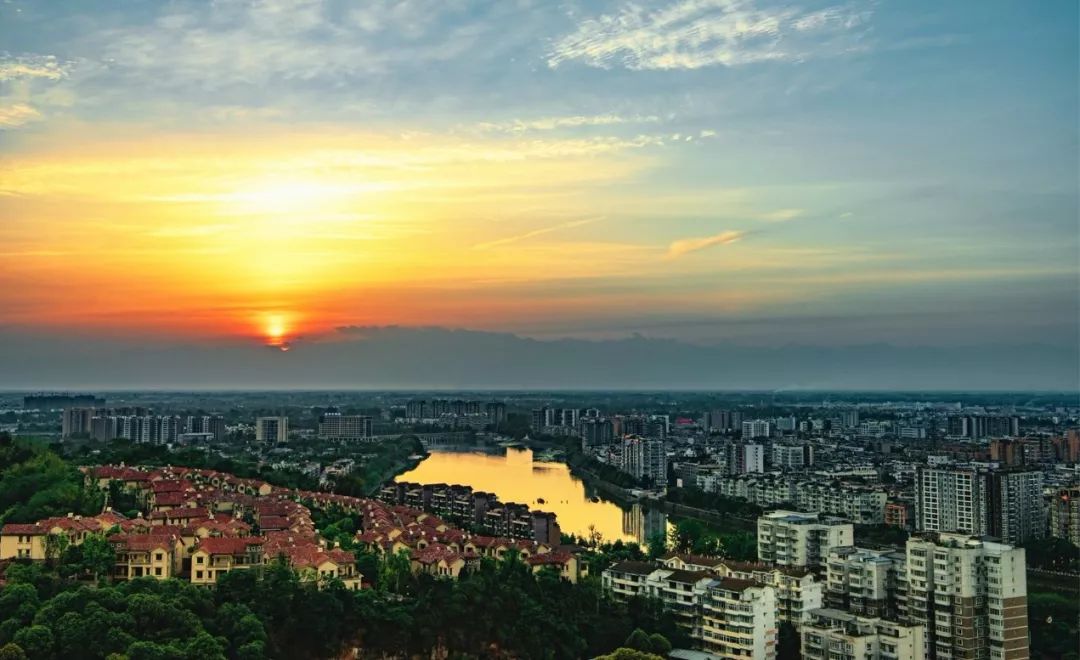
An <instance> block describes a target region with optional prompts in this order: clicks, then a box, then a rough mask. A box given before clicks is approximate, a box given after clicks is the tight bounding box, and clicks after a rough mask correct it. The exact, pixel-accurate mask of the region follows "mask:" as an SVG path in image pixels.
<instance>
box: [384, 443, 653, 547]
mask: <svg viewBox="0 0 1080 660" xmlns="http://www.w3.org/2000/svg"><path fill="white" fill-rule="evenodd" d="M397 481H412V482H416V483H421V484H437V483H445V484H462V485H465V486H471V487H472V488H473V490H481V491H487V492H489V493H494V494H495V495H497V496H498V498H499V499H500V500H502V501H503V502H520V503H522V504H528V505H529V507H530V508H532V509H539V510H541V511H551V512H553V513H554V514H555V515H556V516H558V518H559V526H560V527H561V528H562V531H563V532H564V533H567V534H577V535H579V536H588V535H589V532H590V526H592V528H593V529H595V530H596V531H597V532H599V533H600V535H601V536H602V538H603V540H605V541H614V540H616V539H622V540H623V541H637V542H639V543H645V542H647V541H648V539H649V538H650V537H651V536H653V535H656V534H664V533H666V530H667V516H666V515H664V513H663V512H662V511H659V510H656V509H646V508H645V507H643V506H642V505H640V504H634V505H633V506H629V507H627V508H625V509H624V508H622V507H620V506H619V505H617V504H615V503H613V502H609V501H607V500H602V499H599V498H598V497H597V498H595V499H594V496H595V495H596V494H595V493H593V492H592V490H591V489H586V486H585V483H584V482H583V481H581V480H580V479H578V478H577V477H575V476H573V475H572V474H570V468H569V467H568V466H567V465H566V464H564V463H535V462H533V453H532V451H531V450H529V449H513V448H511V449H507V450H506V452H505V453H497V454H493V453H484V452H479V451H444V450H433V451H432V453H431V455H430V456H428V458H426V459H424V460H423V461H422V462H421V463H420V464H419V465H417V466H416V467H415V468H413V469H412V470H410V471H409V472H406V473H405V474H402V475H401V476H399V477H398V478H397Z"/></svg>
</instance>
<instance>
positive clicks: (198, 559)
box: [195, 555, 203, 564]
mask: <svg viewBox="0 0 1080 660" xmlns="http://www.w3.org/2000/svg"><path fill="white" fill-rule="evenodd" d="M195 563H196V564H201V563H203V556H202V555H196V556H195Z"/></svg>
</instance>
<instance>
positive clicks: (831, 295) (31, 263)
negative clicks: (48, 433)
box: [0, 0, 1080, 346]
mask: <svg viewBox="0 0 1080 660" xmlns="http://www.w3.org/2000/svg"><path fill="white" fill-rule="evenodd" d="M1077 24H1078V15H1077V5H1076V3H1075V2H1067V1H1058V0H1047V1H1045V2H993V1H991V2H978V3H974V2H950V3H937V2H884V1H879V2H850V3H845V2H840V3H837V2H794V3H787V2H784V3H773V2H757V1H741V0H715V1H713V0H676V1H674V2H656V3H643V2H639V3H630V2H621V1H620V2H546V1H536V2H526V1H517V2H512V1H503V2H490V3H476V2H455V1H430V2H426V1H420V2H363V3H350V2H335V1H332V0H325V1H324V0H309V1H301V0H291V1H289V0H265V1H251V0H248V1H244V2H233V1H231V0H223V1H216V2H182V1H178V2H125V3H115V2H78V3H69V2H58V1H52V2H31V1H20V0H5V1H4V2H3V4H0V128H2V129H3V130H2V131H0V150H2V151H3V155H2V156H0V241H3V243H4V244H5V245H7V246H8V251H7V254H5V257H6V258H7V268H5V269H0V288H2V289H4V290H6V291H7V293H0V302H3V303H4V305H3V310H0V324H3V325H6V326H11V327H19V328H24V327H49V328H52V329H55V330H57V331H60V332H78V333H90V334H93V333H102V334H110V333H116V332H141V333H144V334H145V335H146V336H153V335H155V334H156V333H166V334H169V333H171V334H179V335H181V336H186V335H190V336H192V337H196V336H197V337H200V338H203V337H207V336H219V335H228V334H236V333H238V332H241V330H239V329H238V328H244V327H246V326H247V325H250V324H251V323H254V324H256V325H257V324H259V323H261V321H259V320H258V319H264V318H266V317H267V315H274V318H277V319H278V322H280V319H289V320H290V322H291V323H292V324H293V325H294V326H295V327H296V333H297V334H299V333H300V332H301V331H303V333H304V334H306V335H308V336H317V335H319V333H322V332H327V331H328V330H329V329H330V328H333V327H335V326H338V325H349V324H354V323H355V324H391V323H400V324H406V325H408V324H431V325H447V326H454V327H470V328H478V329H491V330H508V331H513V332H517V333H519V334H525V335H530V336H536V337H561V336H578V337H618V336H625V335H627V334H629V333H632V332H640V333H643V334H646V335H649V336H657V337H675V338H680V339H685V340H689V341H694V342H698V343H717V342H725V341H734V342H742V343H748V344H757V345H783V344H787V343H800V344H810V345H818V344H823V345H836V344H841V345H846V344H859V343H872V342H889V343H897V344H907V345H967V344H985V343H1049V344H1053V345H1059V346H1071V345H1075V343H1076V337H1077V317H1078V315H1080V310H1078V303H1077V298H1078V293H1080V291H1078V286H1077V283H1078V277H1080V271H1078V265H1077V256H1078V239H1077V236H1078V228H1077V203H1078V202H1077V199H1078V196H1077V180H1078V169H1077V117H1078V100H1077V95H1078V83H1077V62H1078V45H1077V43H1078V38H1077ZM267 161H274V162H278V163H286V165H282V166H281V167H280V168H278V169H274V170H273V171H272V172H271V173H270V174H267V173H266V166H265V163H266V162H267ZM253 182H254V183H253ZM358 182H360V183H358ZM361 184H362V185H361ZM268 188H269V189H270V192H267V189H268ZM327 198H333V200H334V203H333V204H329V203H327V202H326V200H327ZM313 201H314V202H315V203H316V204H317V205H319V206H320V208H319V209H318V212H317V213H316V212H314V211H312V210H311V208H310V207H309V204H308V202H313ZM230 205H232V206H230ZM282 209H285V210H289V211H292V212H294V215H296V216H297V217H299V216H303V221H302V222H299V221H296V220H295V218H291V219H290V220H289V221H288V222H284V221H282V220H281V219H280V218H279V217H277V216H278V215H279V214H280V213H282V212H283V210H282ZM360 234H363V236H361V235H360ZM253 235H254V236H257V237H260V238H258V241H259V242H258V245H259V251H260V253H261V255H262V256H261V257H260V260H257V261H258V263H249V262H251V261H252V259H251V256H250V247H251V237H252V236H253ZM353 239H356V240H353ZM349 241H353V242H349ZM196 263H197V265H196ZM86 264H92V267H90V268H87V266H86ZM284 264H289V265H284ZM200 278H205V280H203V279H200ZM223 282H229V283H230V284H228V285H226V284H223ZM87 291H92V292H94V293H93V294H91V295H90V296H89V298H88V297H87V296H88V294H87ZM163 291H164V292H168V296H167V297H168V298H169V300H168V301H167V302H165V301H162V300H161V296H160V295H155V292H158V293H160V292H163ZM87 300H90V301H91V302H92V304H91V305H90V307H93V308H94V309H93V310H87V309H86V307H87V306H86V305H85V302H86V301H87ZM132 301H135V302H132ZM177 305H179V306H180V307H181V309H182V310H183V311H184V312H185V317H186V318H188V319H191V321H190V323H187V324H180V325H179V326H177V324H175V323H171V324H168V325H164V324H162V323H159V322H151V321H148V320H147V316H148V315H147V314H145V313H143V312H145V310H147V309H148V308H149V309H150V310H151V312H155V311H156V312H161V311H162V310H165V309H171V308H173V307H174V306H177ZM149 316H151V317H155V316H157V314H154V313H151V314H150V315H149ZM251 319H256V320H254V321H250V320H251ZM249 321H250V323H249ZM255 333H256V334H258V331H257V330H256V331H255Z"/></svg>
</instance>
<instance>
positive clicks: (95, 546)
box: [80, 534, 116, 580]
mask: <svg viewBox="0 0 1080 660" xmlns="http://www.w3.org/2000/svg"><path fill="white" fill-rule="evenodd" d="M80 548H81V551H82V569H83V570H84V571H86V572H88V573H90V574H91V575H93V576H94V579H95V580H100V579H101V578H102V577H103V576H107V575H110V574H111V573H112V571H113V567H115V566H116V551H115V550H113V547H112V545H110V544H109V542H108V541H107V540H106V539H105V537H104V536H103V535H101V534H91V535H90V536H87V537H86V539H84V540H83V542H82V544H80Z"/></svg>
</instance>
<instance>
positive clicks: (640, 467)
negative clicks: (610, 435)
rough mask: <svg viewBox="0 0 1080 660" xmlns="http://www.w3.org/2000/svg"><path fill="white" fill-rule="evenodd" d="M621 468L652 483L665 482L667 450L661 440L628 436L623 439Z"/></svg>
mask: <svg viewBox="0 0 1080 660" xmlns="http://www.w3.org/2000/svg"><path fill="white" fill-rule="evenodd" d="M622 470H623V472H626V473H627V474H630V475H632V476H633V477H634V478H636V479H645V480H648V481H649V482H650V483H652V484H654V485H665V484H666V483H667V450H666V448H665V445H664V441H663V440H649V439H646V438H640V437H636V436H630V437H627V438H626V439H624V440H623V453H622Z"/></svg>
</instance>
